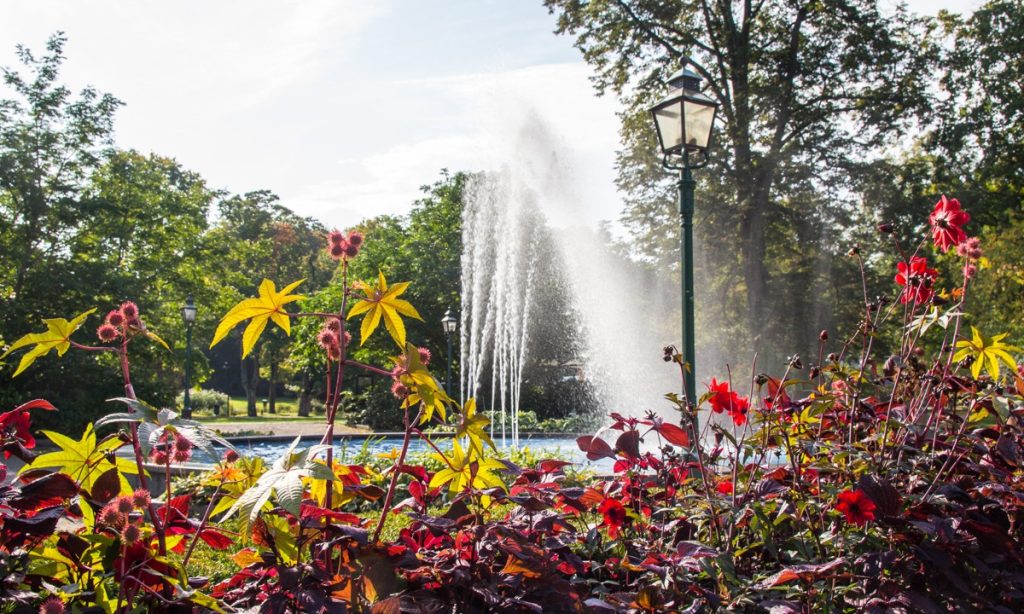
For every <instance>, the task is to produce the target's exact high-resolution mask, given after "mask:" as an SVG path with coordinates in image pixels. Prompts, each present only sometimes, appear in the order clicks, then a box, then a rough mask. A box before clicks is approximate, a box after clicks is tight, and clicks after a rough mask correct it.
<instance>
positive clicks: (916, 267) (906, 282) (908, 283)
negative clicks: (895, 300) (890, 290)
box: [896, 256, 939, 305]
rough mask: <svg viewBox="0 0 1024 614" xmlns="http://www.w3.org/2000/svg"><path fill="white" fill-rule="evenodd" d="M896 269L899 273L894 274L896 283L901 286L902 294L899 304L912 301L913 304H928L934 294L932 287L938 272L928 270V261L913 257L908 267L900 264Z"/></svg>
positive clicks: (903, 263)
mask: <svg viewBox="0 0 1024 614" xmlns="http://www.w3.org/2000/svg"><path fill="white" fill-rule="evenodd" d="M896 269H897V271H899V272H898V273H896V283H897V284H899V285H901V286H903V292H901V293H900V302H901V303H904V304H906V303H909V302H910V301H914V304H916V305H920V304H922V303H926V302H928V300H929V299H930V298H931V297H932V295H933V294H935V292H934V290H932V285H933V284H934V283H935V278H936V277H938V275H939V272H938V271H936V270H935V269H929V268H928V261H927V260H925V259H924V258H921V257H920V256H913V257H912V258H911V259H910V265H907V263H906V262H900V263H898V264H897V265H896Z"/></svg>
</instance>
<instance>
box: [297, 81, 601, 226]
mask: <svg viewBox="0 0 1024 614" xmlns="http://www.w3.org/2000/svg"><path fill="white" fill-rule="evenodd" d="M588 71H589V69H588V68H587V67H586V66H585V65H583V64H582V63H579V64H555V65H543V66H534V67H530V68H526V69H518V70H512V71H503V72H495V73H480V74H470V75H459V76H455V77H444V78H437V79H429V78H427V79H417V80H414V81H400V82H391V83H386V84H376V88H377V90H378V95H377V97H376V100H377V101H378V104H377V106H376V107H375V109H374V115H369V116H370V117H375V118H376V117H387V118H390V119H389V121H387V122H381V131H380V132H379V133H378V137H379V138H380V139H381V140H382V141H383V142H384V144H383V145H382V146H381V148H380V150H379V151H376V152H374V153H370V154H367V155H364V156H362V157H353V156H352V155H351V152H349V151H347V150H346V147H347V145H348V143H346V142H345V141H341V142H339V144H338V147H339V149H337V150H336V156H335V159H336V160H337V161H338V164H337V166H336V169H335V171H334V172H333V174H332V175H333V176H331V177H330V178H328V179H323V180H321V181H318V182H315V183H313V184H310V185H308V186H306V187H304V188H301V189H300V190H299V191H297V192H294V193H291V194H289V195H288V198H286V202H288V203H289V204H291V205H292V206H294V207H296V209H298V210H301V211H303V212H305V213H309V214H313V215H316V216H318V217H320V218H321V219H325V218H324V216H331V217H333V216H334V215H339V216H344V217H347V218H350V219H351V217H352V216H353V215H354V216H355V217H357V218H358V217H362V216H367V215H374V214H377V213H404V212H405V211H408V209H409V207H410V206H411V204H412V202H413V200H414V199H416V198H418V197H419V196H420V191H419V188H420V186H421V185H424V184H428V183H431V182H433V181H434V180H436V179H437V178H438V176H439V170H440V169H441V168H442V167H444V168H448V169H449V170H452V171H458V170H468V171H481V170H496V169H499V168H501V167H503V166H509V167H515V169H516V172H518V173H519V174H520V175H521V176H522V177H524V179H525V180H526V181H527V182H528V183H529V184H530V185H532V186H533V187H534V188H535V189H536V190H538V191H541V192H543V196H544V197H545V198H549V199H550V198H557V199H559V200H560V201H562V206H561V207H560V209H561V210H566V209H568V211H569V212H570V213H567V214H566V215H565V216H563V217H565V218H566V219H562V220H558V219H555V220H554V221H555V222H556V223H558V222H561V223H569V222H579V221H581V220H584V221H588V222H596V221H598V220H601V219H615V218H617V217H618V214H619V210H620V208H621V204H620V201H619V198H618V196H617V194H616V193H615V188H614V185H613V180H614V154H615V150H616V149H617V147H618V137H617V134H618V132H617V131H618V120H617V118H616V116H615V112H616V110H617V104H616V103H615V102H614V101H612V100H610V99H599V98H595V97H594V96H593V95H592V90H591V88H590V84H589V82H588V81H587V75H588V74H589V72H588ZM410 104H414V107H415V112H414V113H403V111H404V110H407V109H408V108H409V105H410ZM359 106H360V107H361V105H359ZM355 113H356V115H359V114H361V113H366V110H365V109H362V110H359V111H356V112H355ZM424 123H428V124H430V125H431V126H433V127H435V129H433V130H424V129H423V128H424V127H423V124H424ZM439 134H440V135H439ZM405 135H413V136H410V137H408V138H403V137H404V136H405ZM325 221H327V222H329V223H342V222H334V220H327V219H325Z"/></svg>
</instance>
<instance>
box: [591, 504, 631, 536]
mask: <svg viewBox="0 0 1024 614" xmlns="http://www.w3.org/2000/svg"><path fill="white" fill-rule="evenodd" d="M597 511H598V512H600V513H601V515H602V516H604V521H603V522H602V523H601V524H602V525H603V526H606V527H608V537H610V538H611V539H615V538H617V537H618V536H619V529H621V528H622V525H624V524H626V508H625V507H623V505H622V504H621V503H619V502H618V501H616V500H615V499H605V500H604V501H602V502H601V505H599V506H598V508H597Z"/></svg>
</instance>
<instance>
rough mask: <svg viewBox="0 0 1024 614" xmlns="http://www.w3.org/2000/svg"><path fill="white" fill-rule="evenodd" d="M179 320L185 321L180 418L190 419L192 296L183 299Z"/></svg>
mask: <svg viewBox="0 0 1024 614" xmlns="http://www.w3.org/2000/svg"><path fill="white" fill-rule="evenodd" d="M181 319H182V320H184V321H185V399H184V401H185V402H184V407H183V408H182V416H183V417H185V418H191V417H192V399H191V397H190V396H189V390H190V389H191V388H192V325H193V324H195V321H196V304H195V301H193V300H192V295H189V297H188V298H187V299H185V306H184V307H182V308H181ZM229 413H230V410H229Z"/></svg>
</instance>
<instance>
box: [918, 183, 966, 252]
mask: <svg viewBox="0 0 1024 614" xmlns="http://www.w3.org/2000/svg"><path fill="white" fill-rule="evenodd" d="M970 219H971V216H970V215H969V214H968V213H967V212H966V211H961V210H960V201H958V200H957V199H955V198H954V199H952V200H947V199H946V195H945V194H943V195H942V199H941V200H939V202H937V203H935V209H934V210H933V211H932V214H931V215H929V216H928V223H929V224H931V226H932V241H934V242H935V247H938V248H939V249H941V250H942V251H943V252H947V251H949V248H950V247H952V246H954V245H960V244H961V243H963V242H964V241H965V240H966V239H967V233H965V232H964V229H963V225H964V224H966V223H967V222H968V221H970Z"/></svg>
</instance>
